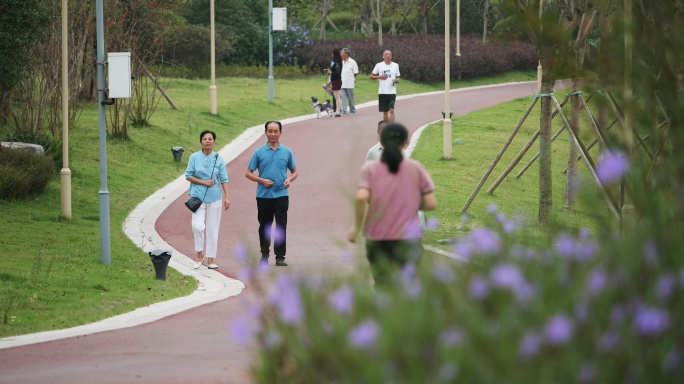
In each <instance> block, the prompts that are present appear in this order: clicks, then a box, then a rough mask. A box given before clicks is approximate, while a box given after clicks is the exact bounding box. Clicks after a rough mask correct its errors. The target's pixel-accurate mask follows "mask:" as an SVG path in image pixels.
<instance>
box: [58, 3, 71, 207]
mask: <svg viewBox="0 0 684 384" xmlns="http://www.w3.org/2000/svg"><path fill="white" fill-rule="evenodd" d="M68 15H69V5H68V0H62V170H61V172H60V174H61V181H62V217H64V218H66V219H71V170H70V169H69V59H68V55H67V52H68V51H69V41H68V40H67V21H68Z"/></svg>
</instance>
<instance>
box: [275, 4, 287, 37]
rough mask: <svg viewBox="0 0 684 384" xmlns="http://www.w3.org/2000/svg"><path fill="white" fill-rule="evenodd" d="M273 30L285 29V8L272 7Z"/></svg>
mask: <svg viewBox="0 0 684 384" xmlns="http://www.w3.org/2000/svg"><path fill="white" fill-rule="evenodd" d="M273 30H274V31H286V30H287V8H273Z"/></svg>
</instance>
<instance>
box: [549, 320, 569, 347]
mask: <svg viewBox="0 0 684 384" xmlns="http://www.w3.org/2000/svg"><path fill="white" fill-rule="evenodd" d="M573 328H574V325H573V323H572V319H570V318H569V317H568V316H566V315H564V314H557V315H554V316H553V317H552V318H551V320H549V322H548V323H547V324H546V327H545V328H544V336H545V337H546V341H547V342H548V343H549V344H552V345H560V344H565V343H567V342H568V341H570V338H571V337H572V334H573Z"/></svg>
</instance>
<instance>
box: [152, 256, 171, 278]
mask: <svg viewBox="0 0 684 384" xmlns="http://www.w3.org/2000/svg"><path fill="white" fill-rule="evenodd" d="M149 254H150V259H151V260H152V265H154V271H155V273H156V274H157V277H156V279H157V280H166V267H168V266H169V260H170V259H171V251H169V250H166V249H155V250H154V251H151V252H149Z"/></svg>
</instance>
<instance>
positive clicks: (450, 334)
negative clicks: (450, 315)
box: [439, 328, 463, 348]
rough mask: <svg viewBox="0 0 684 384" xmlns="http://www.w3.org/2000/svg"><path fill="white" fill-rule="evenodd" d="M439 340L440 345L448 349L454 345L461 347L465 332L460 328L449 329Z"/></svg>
mask: <svg viewBox="0 0 684 384" xmlns="http://www.w3.org/2000/svg"><path fill="white" fill-rule="evenodd" d="M439 340H440V343H441V344H442V345H443V346H444V347H447V348H449V347H452V346H454V345H460V344H461V343H462V342H463V331H461V330H460V329H458V328H452V329H449V330H447V331H445V332H443V333H442V335H441V336H440V338H439Z"/></svg>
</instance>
